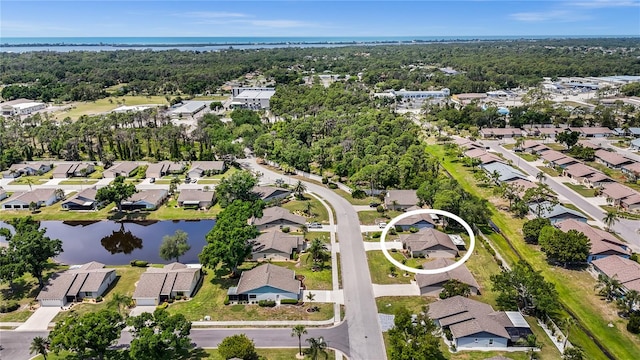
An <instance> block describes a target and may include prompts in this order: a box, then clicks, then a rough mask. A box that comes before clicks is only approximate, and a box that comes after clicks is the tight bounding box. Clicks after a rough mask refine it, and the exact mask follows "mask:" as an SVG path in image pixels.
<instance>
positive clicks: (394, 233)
mask: <svg viewBox="0 0 640 360" xmlns="http://www.w3.org/2000/svg"><path fill="white" fill-rule="evenodd" d="M389 234H391V235H396V234H398V233H397V232H396V228H391V229H390V230H389Z"/></svg>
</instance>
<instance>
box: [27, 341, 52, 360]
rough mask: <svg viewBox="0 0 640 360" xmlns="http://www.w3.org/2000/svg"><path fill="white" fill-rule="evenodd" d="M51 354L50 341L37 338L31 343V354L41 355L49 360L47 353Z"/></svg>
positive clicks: (45, 359)
mask: <svg viewBox="0 0 640 360" xmlns="http://www.w3.org/2000/svg"><path fill="white" fill-rule="evenodd" d="M48 352H49V339H47V338H43V337H41V336H36V337H34V338H33V340H32V341H31V346H30V347H29V354H40V355H42V356H43V357H44V360H47V353H48Z"/></svg>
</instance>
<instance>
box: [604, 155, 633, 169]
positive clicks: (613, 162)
mask: <svg viewBox="0 0 640 360" xmlns="http://www.w3.org/2000/svg"><path fill="white" fill-rule="evenodd" d="M596 162H599V163H601V164H604V165H606V166H607V167H610V168H612V169H620V168H621V167H623V166H624V165H628V164H631V163H633V160H631V159H629V158H626V157H624V156H622V155H619V154H617V153H615V152H613V151H607V150H597V151H596Z"/></svg>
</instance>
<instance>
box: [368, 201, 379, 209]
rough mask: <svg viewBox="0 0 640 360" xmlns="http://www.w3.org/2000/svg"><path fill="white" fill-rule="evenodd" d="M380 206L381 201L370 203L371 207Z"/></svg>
mask: <svg viewBox="0 0 640 360" xmlns="http://www.w3.org/2000/svg"><path fill="white" fill-rule="evenodd" d="M378 206H380V203H377V202H372V203H369V207H372V208H374V207H378Z"/></svg>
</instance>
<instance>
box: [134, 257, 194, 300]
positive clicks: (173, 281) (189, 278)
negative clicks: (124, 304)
mask: <svg viewBox="0 0 640 360" xmlns="http://www.w3.org/2000/svg"><path fill="white" fill-rule="evenodd" d="M198 272H200V269H198V268H190V267H187V266H186V265H184V264H181V263H178V262H173V263H171V264H167V265H165V266H164V267H162V268H153V267H150V268H148V269H147V271H145V272H144V273H143V274H142V275H140V280H139V281H138V284H137V285H136V290H135V292H134V293H133V298H134V299H135V298H156V297H158V296H160V294H163V295H169V294H170V293H171V292H172V291H183V292H188V291H190V290H191V284H192V283H193V280H194V277H195V276H196V275H197V273H198Z"/></svg>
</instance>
